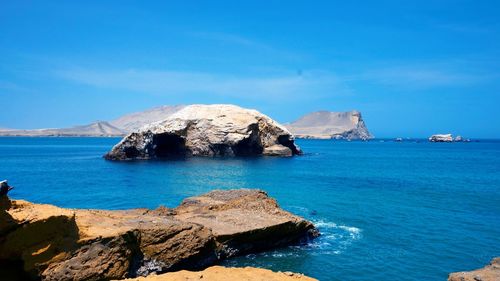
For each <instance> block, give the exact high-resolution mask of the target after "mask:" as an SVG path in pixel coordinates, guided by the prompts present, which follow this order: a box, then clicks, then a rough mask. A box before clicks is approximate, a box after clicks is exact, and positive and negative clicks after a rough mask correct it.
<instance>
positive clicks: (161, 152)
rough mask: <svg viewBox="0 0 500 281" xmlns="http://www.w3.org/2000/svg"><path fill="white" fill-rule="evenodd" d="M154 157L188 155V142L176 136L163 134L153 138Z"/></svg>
mask: <svg viewBox="0 0 500 281" xmlns="http://www.w3.org/2000/svg"><path fill="white" fill-rule="evenodd" d="M153 144H154V146H153V150H154V155H155V156H156V157H159V158H165V157H180V156H186V155H187V152H188V151H187V149H186V140H185V139H184V138H183V137H181V136H178V135H176V134H171V133H163V134H156V135H154V136H153Z"/></svg>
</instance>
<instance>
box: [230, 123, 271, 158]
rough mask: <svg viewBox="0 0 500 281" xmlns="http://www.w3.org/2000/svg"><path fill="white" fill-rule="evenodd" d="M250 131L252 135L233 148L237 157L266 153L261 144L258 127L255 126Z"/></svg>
mask: <svg viewBox="0 0 500 281" xmlns="http://www.w3.org/2000/svg"><path fill="white" fill-rule="evenodd" d="M250 129H251V131H252V133H251V134H250V135H249V136H248V137H247V138H245V139H243V140H241V141H240V142H239V143H237V144H236V145H235V146H234V147H233V151H234V155H235V156H252V155H259V154H262V151H264V148H263V147H262V144H261V142H260V137H259V128H258V125H257V124H255V125H254V126H253V127H251V128H250Z"/></svg>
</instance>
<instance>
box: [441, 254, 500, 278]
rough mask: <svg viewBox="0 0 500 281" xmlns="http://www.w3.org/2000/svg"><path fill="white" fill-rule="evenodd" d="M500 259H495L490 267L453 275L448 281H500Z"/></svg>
mask: <svg viewBox="0 0 500 281" xmlns="http://www.w3.org/2000/svg"><path fill="white" fill-rule="evenodd" d="M499 280H500V257H498V258H494V259H493V260H492V261H491V262H490V264H489V265H487V266H485V267H483V268H480V269H476V270H473V271H463V272H455V273H451V274H450V276H448V281H499Z"/></svg>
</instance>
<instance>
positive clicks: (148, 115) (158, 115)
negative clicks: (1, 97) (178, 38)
mask: <svg viewBox="0 0 500 281" xmlns="http://www.w3.org/2000/svg"><path fill="white" fill-rule="evenodd" d="M184 107H185V106H184V105H175V106H160V107H155V108H152V109H149V110H146V111H142V112H135V113H131V114H127V115H124V116H122V117H120V118H117V119H115V120H112V121H109V122H106V121H98V122H94V123H91V124H88V125H82V126H75V127H71V128H62V129H35V130H16V129H2V128H0V136H95V137H101V136H110V137H111V136H123V135H126V134H127V133H130V132H133V131H137V130H138V129H139V128H141V127H142V126H144V125H146V124H149V123H153V122H157V121H161V120H163V119H165V118H167V117H168V116H170V115H171V114H173V113H175V112H177V111H179V110H180V109H182V108H184ZM285 127H287V128H288V129H289V130H290V132H291V133H292V134H294V135H295V136H296V137H298V138H319V139H331V138H333V139H370V138H372V137H373V136H372V135H371V134H370V132H369V131H368V129H367V128H366V125H365V123H364V121H363V119H362V117H361V113H360V112H358V111H349V112H330V111H317V112H312V113H309V114H307V115H304V116H302V117H301V118H299V119H298V120H297V121H295V122H292V123H287V124H285Z"/></svg>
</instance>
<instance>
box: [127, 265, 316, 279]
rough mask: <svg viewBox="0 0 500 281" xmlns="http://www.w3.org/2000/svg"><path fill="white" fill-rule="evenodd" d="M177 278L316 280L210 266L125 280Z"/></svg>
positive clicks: (302, 276) (253, 270) (263, 271)
mask: <svg viewBox="0 0 500 281" xmlns="http://www.w3.org/2000/svg"><path fill="white" fill-rule="evenodd" d="M179 280H206V281H252V280H254V281H262V280H266V281H294V280H295V281H317V280H316V279H314V278H311V277H307V276H305V275H303V274H297V273H293V272H273V271H271V270H268V269H263V268H253V267H244V268H234V267H230V268H228V267H222V266H212V267H209V268H207V269H205V270H203V271H196V272H193V271H186V270H182V271H178V272H172V273H165V274H160V275H149V276H147V277H139V278H134V279H127V281H179Z"/></svg>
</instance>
